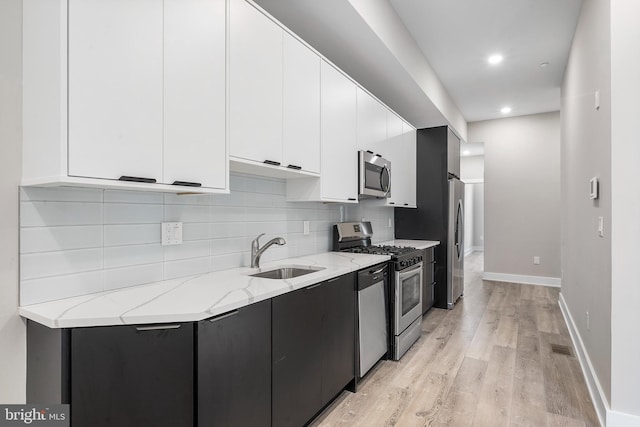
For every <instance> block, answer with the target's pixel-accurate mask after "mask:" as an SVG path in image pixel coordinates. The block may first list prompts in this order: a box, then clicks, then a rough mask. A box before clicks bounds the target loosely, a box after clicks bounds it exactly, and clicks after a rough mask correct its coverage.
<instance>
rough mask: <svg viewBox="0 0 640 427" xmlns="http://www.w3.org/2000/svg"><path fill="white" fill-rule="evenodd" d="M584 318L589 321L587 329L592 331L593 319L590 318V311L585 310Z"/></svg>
mask: <svg viewBox="0 0 640 427" xmlns="http://www.w3.org/2000/svg"><path fill="white" fill-rule="evenodd" d="M584 318H585V320H586V322H587V331H590V330H591V321H590V319H589V312H588V311H585V312H584Z"/></svg>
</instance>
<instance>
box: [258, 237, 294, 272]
mask: <svg viewBox="0 0 640 427" xmlns="http://www.w3.org/2000/svg"><path fill="white" fill-rule="evenodd" d="M262 236H264V233H262V234H260V235H258V237H256V238H255V239H253V241H252V242H251V268H259V267H260V257H261V256H262V254H263V253H264V251H266V250H267V249H269V247H271V246H272V245H279V246H282V245H286V244H287V242H286V241H285V240H284V239H283V238H282V237H276V238H274V239H271V240H269V241H268V242H267V243H265V244H264V246H262V247H260V237H262Z"/></svg>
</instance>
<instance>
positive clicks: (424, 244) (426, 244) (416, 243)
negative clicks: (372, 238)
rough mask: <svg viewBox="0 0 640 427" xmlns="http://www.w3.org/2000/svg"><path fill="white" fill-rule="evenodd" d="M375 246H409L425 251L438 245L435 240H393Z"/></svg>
mask: <svg viewBox="0 0 640 427" xmlns="http://www.w3.org/2000/svg"><path fill="white" fill-rule="evenodd" d="M376 244H377V245H391V246H401V247H406V246H411V247H413V248H416V249H427V248H431V247H434V246H438V245H439V244H440V242H439V241H437V240H404V239H395V240H388V241H386V242H381V243H376Z"/></svg>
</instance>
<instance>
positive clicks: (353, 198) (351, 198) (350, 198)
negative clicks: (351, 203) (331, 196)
mask: <svg viewBox="0 0 640 427" xmlns="http://www.w3.org/2000/svg"><path fill="white" fill-rule="evenodd" d="M347 200H356V199H355V197H349V198H348V199H347Z"/></svg>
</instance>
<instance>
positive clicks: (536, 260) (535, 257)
mask: <svg viewBox="0 0 640 427" xmlns="http://www.w3.org/2000/svg"><path fill="white" fill-rule="evenodd" d="M533 263H534V264H535V265H540V257H539V256H534V257H533Z"/></svg>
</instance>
